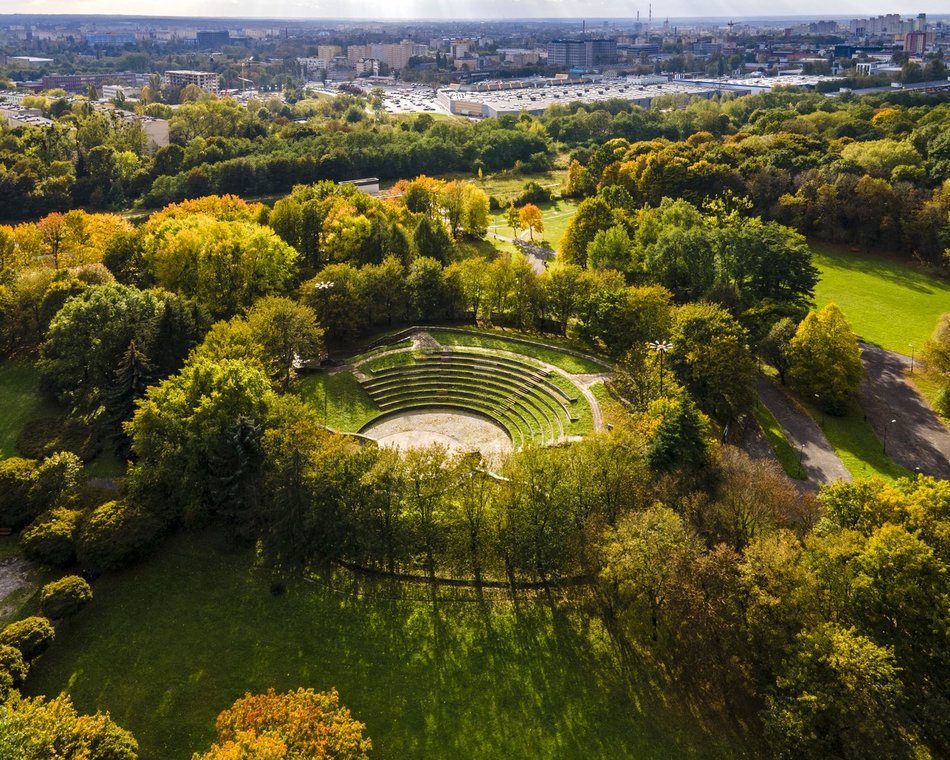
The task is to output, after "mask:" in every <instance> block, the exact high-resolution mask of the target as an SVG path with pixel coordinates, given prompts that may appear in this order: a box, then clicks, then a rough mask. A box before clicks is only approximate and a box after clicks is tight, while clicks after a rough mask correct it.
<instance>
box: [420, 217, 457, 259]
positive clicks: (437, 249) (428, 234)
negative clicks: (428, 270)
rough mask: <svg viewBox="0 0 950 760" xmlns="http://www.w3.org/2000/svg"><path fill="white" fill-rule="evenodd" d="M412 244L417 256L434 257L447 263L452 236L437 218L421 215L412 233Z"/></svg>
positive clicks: (450, 253)
mask: <svg viewBox="0 0 950 760" xmlns="http://www.w3.org/2000/svg"><path fill="white" fill-rule="evenodd" d="M412 244H413V247H414V248H415V250H416V255H417V256H418V257H419V258H429V259H435V260H436V261H438V262H440V263H442V264H447V263H448V262H449V261H450V260H451V258H452V251H453V245H452V238H451V236H450V235H449V233H448V231H447V230H446V229H445V225H444V224H442V222H440V221H439V220H438V219H436V218H433V217H430V216H423V217H422V218H421V219H420V220H419V224H418V225H417V226H416V231H415V232H414V233H413V235H412Z"/></svg>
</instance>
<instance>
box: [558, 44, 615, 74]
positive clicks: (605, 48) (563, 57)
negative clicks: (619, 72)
mask: <svg viewBox="0 0 950 760" xmlns="http://www.w3.org/2000/svg"><path fill="white" fill-rule="evenodd" d="M616 62H617V41H616V40H552V41H551V42H549V43H548V65H549V66H557V67H559V68H569V69H574V68H577V69H583V68H586V69H591V68H596V67H597V66H607V65H610V64H612V63H616Z"/></svg>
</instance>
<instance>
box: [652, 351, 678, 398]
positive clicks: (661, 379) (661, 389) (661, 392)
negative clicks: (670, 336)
mask: <svg viewBox="0 0 950 760" xmlns="http://www.w3.org/2000/svg"><path fill="white" fill-rule="evenodd" d="M650 348H652V349H653V350H654V351H656V352H657V353H658V354H659V355H660V395H661V396H662V395H663V357H664V356H665V355H666V352H667V351H669V350H670V349H671V348H673V344H672V343H667V342H666V341H665V340H651V341H650Z"/></svg>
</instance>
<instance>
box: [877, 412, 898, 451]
mask: <svg viewBox="0 0 950 760" xmlns="http://www.w3.org/2000/svg"><path fill="white" fill-rule="evenodd" d="M895 422H897V420H891V421H890V422H885V423H884V441H883V442H882V445H881V453H882V454H886V453H887V429H888V428H889V427H890V426H891V425H893V424H894V423H895Z"/></svg>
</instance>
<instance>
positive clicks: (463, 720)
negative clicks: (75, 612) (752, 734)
mask: <svg viewBox="0 0 950 760" xmlns="http://www.w3.org/2000/svg"><path fill="white" fill-rule="evenodd" d="M218 541H219V539H218V538H217V537H216V536H215V535H214V534H208V533H205V534H200V535H193V534H192V535H182V536H179V537H176V538H173V539H171V540H170V541H168V542H166V543H165V544H164V545H163V546H162V547H160V549H159V551H158V553H157V556H155V557H154V558H152V559H150V560H147V561H145V562H143V563H141V564H139V565H137V566H136V567H133V568H131V569H130V570H127V571H125V572H123V573H121V574H119V575H115V576H109V577H104V578H101V579H99V580H98V581H96V583H95V585H94V589H95V595H96V596H95V599H94V600H93V602H92V604H91V605H90V606H89V607H88V608H87V609H86V610H84V611H83V612H82V613H81V614H80V615H79V616H77V617H76V618H75V619H73V620H71V621H69V622H67V623H64V624H62V625H61V626H60V627H59V628H58V630H57V636H56V641H55V643H54V645H53V646H52V648H51V649H50V650H49V651H48V652H47V653H46V654H45V655H43V657H42V658H41V659H40V660H39V661H38V662H37V663H36V664H35V665H34V667H33V669H32V671H31V674H30V678H29V681H28V684H27V691H28V692H29V693H30V694H55V693H57V692H58V691H60V690H66V691H68V692H69V693H70V694H71V695H72V697H73V699H74V700H75V702H76V705H77V707H78V708H79V709H80V710H81V711H86V712H88V711H94V710H97V709H103V710H109V711H110V712H111V714H112V716H113V718H115V719H116V720H117V721H118V722H119V723H120V724H121V725H123V726H126V727H128V728H129V729H131V730H132V731H133V732H134V733H135V735H136V736H137V737H138V739H139V742H140V744H141V755H140V756H141V758H142V760H187V758H190V757H191V753H192V752H193V751H195V750H198V749H201V748H206V747H207V746H208V744H209V743H210V741H211V738H212V735H213V730H214V720H215V717H216V715H217V713H218V712H219V711H220V710H221V709H223V708H224V707H226V706H229V705H230V704H231V703H232V702H233V701H234V700H235V699H236V698H237V697H240V696H242V695H243V694H244V693H245V692H246V691H252V692H258V691H262V690H266V689H267V688H268V687H274V688H276V689H278V690H285V689H291V688H296V687H299V686H304V687H313V688H315V689H318V690H321V689H328V688H330V687H333V686H335V687H337V688H338V689H339V692H340V696H341V699H342V701H343V702H344V703H345V704H346V705H347V706H349V707H350V708H351V709H352V711H353V713H354V715H355V716H356V717H357V718H359V719H360V720H362V721H364V722H365V723H366V725H367V732H368V734H369V735H370V736H371V737H372V739H373V743H374V751H373V757H374V758H375V759H376V760H390V759H397V758H398V759H399V760H402V759H403V758H428V759H429V760H439V759H440V758H446V759H448V760H460V759H461V758H465V759H466V760H474V759H478V758H486V759H487V758H491V759H492V760H494V759H495V758H501V757H511V758H537V759H544V758H552V759H554V758H557V759H558V760H569V759H570V758H584V760H589V759H591V758H621V757H630V758H633V757H636V758H674V757H675V758H706V757H709V758H712V757H730V756H736V755H740V754H742V750H741V749H739V748H741V747H742V745H741V743H740V742H739V740H737V739H736V737H735V736H732V735H730V732H728V731H725V730H723V728H722V727H721V726H707V727H706V729H705V730H706V731H708V732H709V733H708V734H707V733H704V732H703V731H702V730H701V729H700V727H699V725H698V722H697V721H696V720H695V719H694V718H692V717H689V716H688V714H687V711H685V710H681V709H679V708H677V707H674V706H673V705H672V704H670V702H669V701H668V695H664V694H663V689H662V688H661V687H660V686H658V685H657V683H656V681H655V679H654V678H652V677H651V676H650V674H649V673H648V672H630V669H629V666H628V667H623V666H622V665H621V662H620V659H619V656H618V653H617V651H616V648H615V646H614V645H613V644H612V643H611V642H610V640H609V638H608V637H607V636H606V634H605V633H604V630H603V628H602V626H601V625H600V623H599V622H598V620H597V619H596V618H595V617H592V616H590V615H589V614H587V613H585V612H584V611H582V610H581V609H579V608H578V609H575V608H573V607H564V606H563V605H561V606H552V605H550V604H548V603H547V602H541V601H537V602H535V601H531V600H527V599H522V600H521V602H520V603H519V604H518V605H517V607H515V606H513V605H512V604H511V603H510V602H507V601H503V602H502V601H496V602H494V603H493V604H488V603H478V602H475V601H464V602H463V601H454V602H449V601H444V602H435V603H433V602H431V601H410V600H407V599H399V598H394V597H398V596H400V594H399V589H398V587H393V586H388V585H387V586H385V587H378V588H377V589H376V590H375V592H374V593H373V594H366V593H357V591H360V592H366V591H367V590H368V589H367V587H366V586H365V585H364V584H363V583H359V584H357V583H356V582H354V581H353V580H352V579H349V580H346V579H344V580H341V581H339V587H338V588H333V587H331V586H328V585H324V584H323V583H318V582H306V581H302V582H300V583H299V584H296V585H291V586H289V587H288V589H287V592H286V593H285V594H283V595H280V596H274V595H272V594H271V593H270V591H269V577H268V576H267V574H266V573H263V572H261V571H260V570H259V569H256V568H255V566H254V562H253V552H252V551H250V550H247V551H237V550H233V549H226V548H224V546H223V545H219V544H218ZM415 595H416V596H417V597H427V596H428V593H427V592H426V591H425V590H424V589H418V588H417V589H416V590H415ZM638 662H639V660H638ZM637 667H639V666H637Z"/></svg>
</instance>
